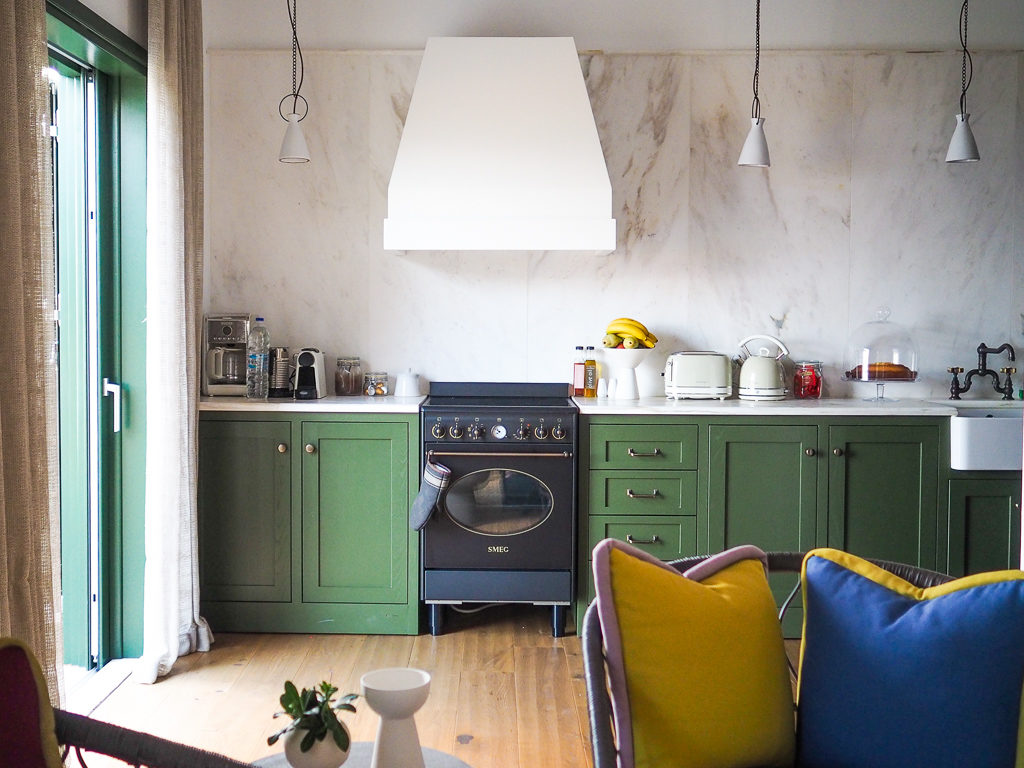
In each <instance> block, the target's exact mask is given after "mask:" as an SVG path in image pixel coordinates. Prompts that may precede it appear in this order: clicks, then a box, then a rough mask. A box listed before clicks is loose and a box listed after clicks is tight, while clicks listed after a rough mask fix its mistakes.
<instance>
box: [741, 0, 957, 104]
mask: <svg viewBox="0 0 1024 768" xmlns="http://www.w3.org/2000/svg"><path fill="white" fill-rule="evenodd" d="M964 5H965V6H966V5H967V0H964ZM965 26H966V22H965ZM964 50H965V51H966V50H967V49H966V48H964ZM760 73H761V0H757V9H756V11H755V15H754V101H753V103H751V105H750V117H751V118H754V119H756V118H759V117H761V100H760V99H759V98H757V82H758V77H759V76H760Z"/></svg>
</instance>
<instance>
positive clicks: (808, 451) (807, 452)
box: [804, 448, 817, 456]
mask: <svg viewBox="0 0 1024 768" xmlns="http://www.w3.org/2000/svg"><path fill="white" fill-rule="evenodd" d="M804 453H805V454H807V455H808V456H814V455H815V454H816V453H817V451H816V450H814V449H813V448H808V449H807V450H805V451H804Z"/></svg>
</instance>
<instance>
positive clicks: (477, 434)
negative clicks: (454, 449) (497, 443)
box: [469, 424, 484, 440]
mask: <svg viewBox="0 0 1024 768" xmlns="http://www.w3.org/2000/svg"><path fill="white" fill-rule="evenodd" d="M483 436H484V428H483V426H481V425H480V424H470V425H469V437H470V439H472V440H479V439H480V438H481V437H483Z"/></svg>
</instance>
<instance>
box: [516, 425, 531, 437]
mask: <svg viewBox="0 0 1024 768" xmlns="http://www.w3.org/2000/svg"><path fill="white" fill-rule="evenodd" d="M529 436H530V428H529V426H527V424H526V422H525V421H523V422H520V423H519V427H518V428H517V429H516V434H515V438H516V440H525V439H526V438H528V437H529Z"/></svg>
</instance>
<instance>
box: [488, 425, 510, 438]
mask: <svg viewBox="0 0 1024 768" xmlns="http://www.w3.org/2000/svg"><path fill="white" fill-rule="evenodd" d="M507 434H508V432H507V430H506V429H505V425H504V424H495V425H494V426H493V427H491V437H493V438H494V439H495V440H504V439H505V435H507Z"/></svg>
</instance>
